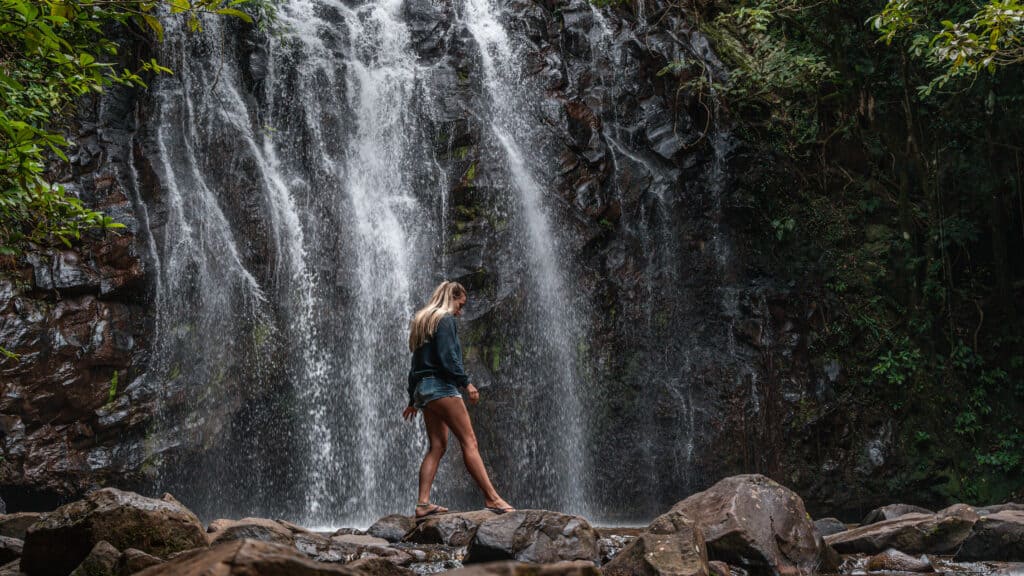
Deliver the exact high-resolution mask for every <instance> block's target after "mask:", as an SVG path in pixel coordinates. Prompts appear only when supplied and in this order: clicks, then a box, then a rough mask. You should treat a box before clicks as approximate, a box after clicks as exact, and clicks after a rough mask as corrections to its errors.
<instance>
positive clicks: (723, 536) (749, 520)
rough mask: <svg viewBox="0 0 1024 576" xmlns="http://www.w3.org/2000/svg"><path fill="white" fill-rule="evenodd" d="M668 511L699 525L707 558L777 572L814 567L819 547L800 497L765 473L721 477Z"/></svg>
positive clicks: (808, 570)
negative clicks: (704, 542) (680, 514)
mask: <svg viewBox="0 0 1024 576" xmlns="http://www.w3.org/2000/svg"><path fill="white" fill-rule="evenodd" d="M672 511H674V512H681V513H682V514H683V515H685V516H686V517H687V518H690V519H692V520H694V521H695V522H696V523H697V524H698V525H699V526H700V528H701V529H702V530H703V532H704V539H705V541H706V542H707V549H708V556H709V557H710V558H712V559H715V560H724V561H726V562H728V563H729V564H733V565H738V566H742V567H744V568H747V569H750V570H751V571H753V572H758V573H766V574H777V575H778V574H802V575H808V574H811V573H812V572H814V570H815V569H816V568H817V566H818V563H819V560H820V550H819V548H818V543H817V541H816V539H815V532H814V525H813V524H812V523H811V521H810V519H809V518H808V516H807V512H806V510H804V504H803V500H801V499H800V496H798V495H797V494H796V493H794V492H793V491H791V490H789V489H788V488H786V487H784V486H782V485H781V484H779V483H777V482H775V481H773V480H770V479H768V478H766V477H764V476H761V475H758V474H752V475H743V476H733V477H730V478H726V479H725V480H722V481H721V482H718V483H717V484H715V485H714V486H712V487H711V488H708V489H707V490H705V491H704V492H699V493H697V494H694V495H693V496H690V497H689V498H687V499H685V500H683V501H682V502H679V503H678V504H676V505H675V506H673V507H672Z"/></svg>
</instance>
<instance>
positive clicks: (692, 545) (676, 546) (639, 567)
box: [603, 511, 728, 576]
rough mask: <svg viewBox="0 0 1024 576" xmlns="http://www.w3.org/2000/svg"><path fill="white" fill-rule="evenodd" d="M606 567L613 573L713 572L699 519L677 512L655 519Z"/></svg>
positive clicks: (669, 575)
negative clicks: (698, 522) (695, 520)
mask: <svg viewBox="0 0 1024 576" xmlns="http://www.w3.org/2000/svg"><path fill="white" fill-rule="evenodd" d="M603 570H604V573H605V574H606V575H609V576H634V575H635V576H708V575H709V574H710V568H709V566H708V551H707V547H706V546H705V544H704V535H703V534H702V533H701V531H700V528H698V527H697V524H696V523H695V522H693V521H692V520H690V519H689V518H687V517H686V516H684V515H683V514H682V513H681V512H677V511H673V512H669V513H667V514H663V515H661V516H659V517H658V518H655V520H654V522H652V523H651V525H650V526H648V529H647V531H646V532H644V533H643V534H641V535H640V536H639V537H638V538H637V539H636V540H635V541H634V542H633V543H632V544H630V545H629V546H627V547H626V548H625V549H624V550H622V552H619V553H618V554H617V555H616V556H615V558H613V559H612V561H611V562H609V563H608V564H605V565H604V567H603ZM726 575H727V576H728V567H727V568H726Z"/></svg>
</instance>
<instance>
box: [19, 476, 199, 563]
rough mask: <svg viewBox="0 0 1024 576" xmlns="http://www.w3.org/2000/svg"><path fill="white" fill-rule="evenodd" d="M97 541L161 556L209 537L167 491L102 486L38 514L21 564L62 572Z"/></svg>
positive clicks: (27, 535) (81, 558)
mask: <svg viewBox="0 0 1024 576" xmlns="http://www.w3.org/2000/svg"><path fill="white" fill-rule="evenodd" d="M100 541H106V542H108V543H109V544H111V545H112V546H114V547H115V548H119V549H121V548H123V549H127V548H137V549H139V550H142V551H144V552H146V553H149V554H153V555H154V556H158V557H161V558H166V557H167V556H168V555H170V554H172V553H174V552H179V551H182V550H188V549H191V548H197V547H205V546H206V543H207V540H206V534H205V533H204V532H203V527H202V524H200V523H199V519H198V518H196V516H195V514H193V513H192V512H190V511H189V510H188V509H187V508H185V507H184V506H182V505H181V504H180V503H179V502H177V501H176V500H174V498H173V497H171V496H170V495H165V496H164V499H162V500H155V499H152V498H145V497H143V496H139V495H138V494H134V493H131V492H124V491H121V490H117V489H115V488H104V489H102V490H97V491H95V492H91V493H90V494H89V495H88V496H86V498H85V499H84V500H79V501H77V502H72V503H70V504H66V505H64V506H61V507H60V508H58V509H56V510H54V511H53V512H48V513H46V514H43V515H42V516H40V518H39V521H38V522H36V523H35V524H33V525H32V526H31V527H30V528H29V530H28V533H27V534H26V535H25V548H24V552H23V556H22V559H21V567H22V570H24V571H25V572H27V573H28V574H30V575H31V576H64V575H66V574H68V573H69V572H71V571H72V570H73V569H74V568H75V567H76V566H78V564H79V563H81V562H82V560H83V559H84V558H85V557H86V556H87V555H88V554H89V552H90V551H91V550H92V549H93V547H94V546H96V544H98V543H99V542H100Z"/></svg>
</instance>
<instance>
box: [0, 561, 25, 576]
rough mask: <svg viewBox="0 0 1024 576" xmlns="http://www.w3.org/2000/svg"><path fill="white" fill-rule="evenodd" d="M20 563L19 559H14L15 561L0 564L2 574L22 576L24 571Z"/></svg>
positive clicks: (0, 575)
mask: <svg viewBox="0 0 1024 576" xmlns="http://www.w3.org/2000/svg"><path fill="white" fill-rule="evenodd" d="M20 564H21V563H20V562H19V561H17V560H14V561H13V562H8V563H7V564H4V565H3V566H0V576H22V574H24V572H22V571H21V566H20Z"/></svg>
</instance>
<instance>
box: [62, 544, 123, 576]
mask: <svg viewBox="0 0 1024 576" xmlns="http://www.w3.org/2000/svg"><path fill="white" fill-rule="evenodd" d="M120 557H121V551H120V550H118V549H117V548H114V547H113V546H111V544H110V543H109V542H106V541H103V540H101V541H99V542H97V543H96V545H95V546H93V547H92V551H90V552H89V555H88V556H86V557H85V560H82V563H81V564H79V565H78V568H75V569H74V571H72V572H71V576H117V559H118V558H120Z"/></svg>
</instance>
